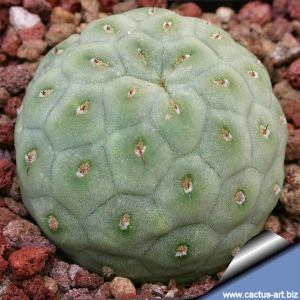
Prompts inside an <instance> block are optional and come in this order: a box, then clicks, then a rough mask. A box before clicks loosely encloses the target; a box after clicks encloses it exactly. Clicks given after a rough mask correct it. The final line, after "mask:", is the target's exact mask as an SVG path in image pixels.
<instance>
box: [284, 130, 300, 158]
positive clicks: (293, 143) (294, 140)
mask: <svg viewBox="0 0 300 300" xmlns="http://www.w3.org/2000/svg"><path fill="white" fill-rule="evenodd" d="M285 158H286V160H287V161H292V160H295V159H300V129H295V130H294V131H292V132H291V133H290V134H289V137H288V143H287V147H286V153H285Z"/></svg>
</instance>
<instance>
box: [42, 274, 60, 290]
mask: <svg viewBox="0 0 300 300" xmlns="http://www.w3.org/2000/svg"><path fill="white" fill-rule="evenodd" d="M43 280H44V285H45V287H46V288H47V289H48V290H50V291H52V292H53V293H54V294H56V293H57V291H58V284H57V282H56V281H55V280H54V279H53V278H51V277H49V276H44V277H43Z"/></svg>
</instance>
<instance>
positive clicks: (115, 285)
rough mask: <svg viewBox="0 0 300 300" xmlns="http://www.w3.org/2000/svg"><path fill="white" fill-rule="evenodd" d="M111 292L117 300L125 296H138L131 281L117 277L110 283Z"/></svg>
mask: <svg viewBox="0 0 300 300" xmlns="http://www.w3.org/2000/svg"><path fill="white" fill-rule="evenodd" d="M110 292H111V294H112V295H113V296H114V297H115V298H118V297H119V296H120V295H124V294H136V289H135V287H134V285H133V283H132V282H131V281H130V279H128V278H125V277H115V278H114V279H113V280H112V281H111V283H110Z"/></svg>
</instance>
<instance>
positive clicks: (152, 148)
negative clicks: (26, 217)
mask: <svg viewBox="0 0 300 300" xmlns="http://www.w3.org/2000/svg"><path fill="white" fill-rule="evenodd" d="M15 140H16V152H17V167H18V174H19V177H20V181H21V190H22V196H23V200H24V203H25V204H26V206H27V207H28V209H29V211H30V213H31V214H32V216H33V217H34V219H35V220H36V221H37V223H38V224H39V225H40V226H41V228H42V229H43V230H44V232H45V234H46V235H47V236H48V237H49V238H50V239H51V240H53V241H54V242H55V243H56V244H57V245H58V247H60V248H61V249H62V250H63V251H64V252H65V253H66V254H67V255H68V256H69V257H70V258H71V259H73V260H74V261H76V262H77V263H79V264H81V265H83V266H86V267H87V268H89V269H90V270H92V271H94V272H100V273H101V272H102V271H104V272H107V270H110V272H114V273H115V274H118V275H121V276H127V277H130V278H131V279H133V280H136V281H143V280H168V279H169V278H175V279H177V280H179V281H182V282H183V281H190V280H192V279H196V278H198V277H200V276H201V275H203V274H208V273H212V272H214V271H217V270H220V268H222V267H224V266H226V264H228V263H229V262H230V260H231V259H232V254H233V253H235V252H236V249H238V247H241V246H242V245H243V244H244V243H245V242H246V241H247V240H248V239H249V238H251V237H252V236H254V235H255V234H257V233H258V232H259V231H260V230H261V229H262V226H263V223H264V221H265V219H266V217H267V216H268V214H269V213H270V211H271V210H272V208H273V207H274V206H275V204H276V201H277V199H278V197H279V194H280V189H281V186H282V183H283V161H284V151H285V145H286V140H287V130H286V121H285V118H284V115H283V113H282V110H281V108H280V105H279V104H278V101H277V99H276V98H275V96H274V95H273V93H272V87H271V83H270V80H269V77H268V74H267V72H266V70H265V68H264V67H263V65H262V64H261V63H260V62H259V61H258V60H257V59H256V58H255V57H254V56H253V55H252V54H250V53H249V52H248V51H247V50H246V49H244V48H242V47H241V46H239V45H238V44H236V43H235V42H234V41H233V40H232V39H231V38H230V36H229V35H228V34H227V33H226V32H224V31H222V30H221V29H220V28H218V27H216V26H213V25H210V24H207V23H205V22H204V21H201V20H199V19H195V18H186V17H181V16H179V15H177V14H175V13H173V12H171V11H168V10H163V9H155V10H153V9H151V8H150V9H149V8H144V9H138V10H133V11H130V12H128V13H125V14H122V15H115V16H111V17H108V18H104V19H100V20H96V21H94V22H92V23H91V24H89V25H88V26H87V28H86V29H85V30H84V31H83V32H82V33H81V34H80V35H72V36H70V37H69V38H68V39H67V40H65V41H64V42H62V43H61V44H58V45H57V46H56V47H55V48H54V49H52V50H51V51H50V52H49V53H48V54H47V56H46V57H45V58H44V59H43V61H42V63H41V64H40V66H39V68H38V70H37V74H36V76H35V78H34V80H33V81H32V82H31V84H30V86H29V88H28V90H27V93H26V97H25V100H24V105H23V110H22V112H21V113H20V114H19V116H18V120H17V127H16V133H15Z"/></svg>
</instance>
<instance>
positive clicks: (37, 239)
mask: <svg viewBox="0 0 300 300" xmlns="http://www.w3.org/2000/svg"><path fill="white" fill-rule="evenodd" d="M28 247H30V248H44V249H48V251H49V252H51V253H55V251H56V247H55V246H54V245H53V244H52V243H51V242H50V241H49V240H48V239H46V238H45V237H43V236H39V235H28V236H26V237H25V239H24V241H23V242H22V243H21V244H20V248H28Z"/></svg>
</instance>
